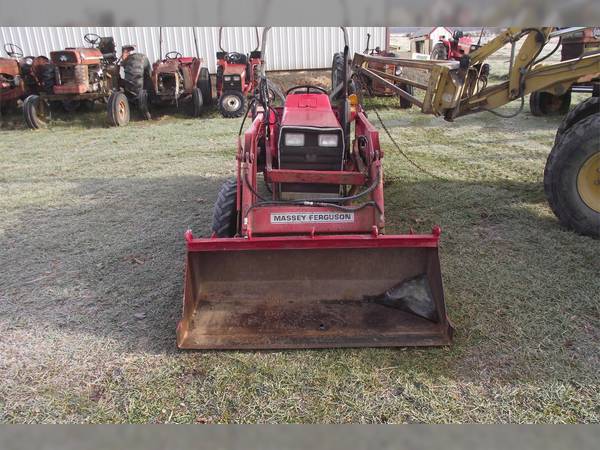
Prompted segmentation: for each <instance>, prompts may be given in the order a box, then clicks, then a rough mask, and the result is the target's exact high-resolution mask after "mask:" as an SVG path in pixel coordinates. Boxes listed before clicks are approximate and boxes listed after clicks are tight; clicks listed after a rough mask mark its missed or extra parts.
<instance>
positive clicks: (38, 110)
mask: <svg viewBox="0 0 600 450" xmlns="http://www.w3.org/2000/svg"><path fill="white" fill-rule="evenodd" d="M47 109H48V105H47V104H46V102H44V101H43V100H42V99H40V97H39V95H30V96H29V97H27V98H26V99H25V102H23V117H24V118H25V123H26V124H27V126H28V127H29V128H31V129H32V130H39V129H40V128H45V127H46V120H45V119H46V112H47Z"/></svg>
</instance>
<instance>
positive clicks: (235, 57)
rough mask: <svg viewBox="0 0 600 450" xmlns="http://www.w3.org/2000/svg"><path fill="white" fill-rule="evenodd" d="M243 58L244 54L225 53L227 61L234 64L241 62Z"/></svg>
mask: <svg viewBox="0 0 600 450" xmlns="http://www.w3.org/2000/svg"><path fill="white" fill-rule="evenodd" d="M243 59H244V55H242V54H241V53H238V52H231V53H227V55H226V56H225V60H226V61H227V62H229V63H232V64H236V63H239V62H241V61H242V60H243Z"/></svg>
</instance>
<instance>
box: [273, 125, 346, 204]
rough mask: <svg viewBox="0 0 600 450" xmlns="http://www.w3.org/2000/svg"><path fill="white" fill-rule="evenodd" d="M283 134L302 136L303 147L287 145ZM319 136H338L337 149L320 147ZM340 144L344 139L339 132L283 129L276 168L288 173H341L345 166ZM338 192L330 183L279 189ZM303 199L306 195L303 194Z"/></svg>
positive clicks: (290, 185)
mask: <svg viewBox="0 0 600 450" xmlns="http://www.w3.org/2000/svg"><path fill="white" fill-rule="evenodd" d="M286 133H294V134H299V133H302V134H304V145H303V146H298V147H296V146H286V145H285V134H286ZM319 134H328V135H329V134H331V135H337V136H338V145H337V146H336V147H321V146H319ZM343 145H344V139H343V137H342V132H341V130H339V129H319V128H310V129H307V128H295V129H294V128H288V127H285V128H284V129H283V130H282V133H281V134H280V140H279V168H280V169H290V170H330V171H336V170H342V168H343V164H344V148H343ZM339 191H340V187H339V186H338V185H332V184H305V183H283V184H282V186H281V192H282V193H286V192H287V193H315V194H338V193H339ZM288 197H289V196H288ZM292 197H294V195H292ZM304 197H307V196H306V195H304ZM317 197H318V195H317Z"/></svg>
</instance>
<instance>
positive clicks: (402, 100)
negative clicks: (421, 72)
mask: <svg viewBox="0 0 600 450" xmlns="http://www.w3.org/2000/svg"><path fill="white" fill-rule="evenodd" d="M398 87H399V88H400V89H402V90H403V91H405V92H407V93H409V94H410V95H414V94H415V90H414V89H413V87H412V86H411V85H410V84H404V83H402V84H399V85H398ZM399 97H400V96H399ZM412 105H413V104H412V103H411V102H410V101H408V100H406V99H405V98H402V97H400V108H401V109H409V108H412Z"/></svg>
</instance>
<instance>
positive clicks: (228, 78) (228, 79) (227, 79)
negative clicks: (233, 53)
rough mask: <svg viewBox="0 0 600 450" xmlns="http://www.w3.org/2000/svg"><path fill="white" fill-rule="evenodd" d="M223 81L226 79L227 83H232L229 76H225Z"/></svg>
mask: <svg viewBox="0 0 600 450" xmlns="http://www.w3.org/2000/svg"><path fill="white" fill-rule="evenodd" d="M223 79H224V80H225V81H231V77H230V76H229V75H228V76H225V77H223Z"/></svg>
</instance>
